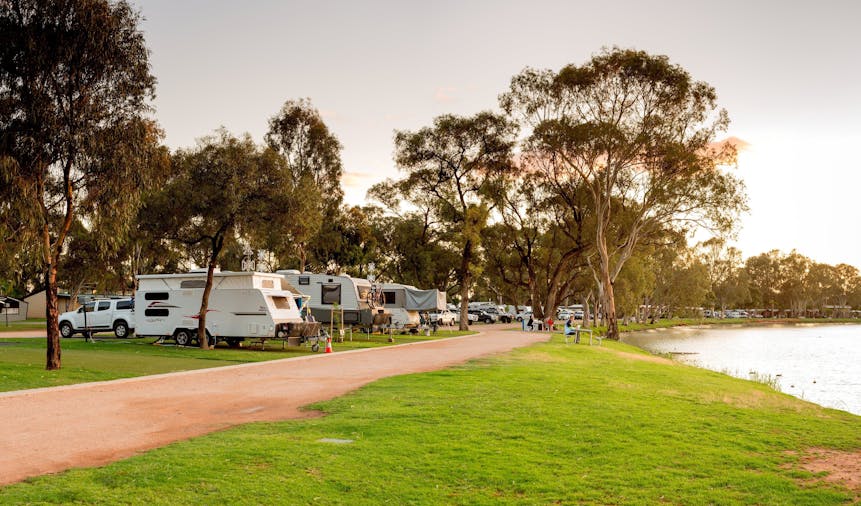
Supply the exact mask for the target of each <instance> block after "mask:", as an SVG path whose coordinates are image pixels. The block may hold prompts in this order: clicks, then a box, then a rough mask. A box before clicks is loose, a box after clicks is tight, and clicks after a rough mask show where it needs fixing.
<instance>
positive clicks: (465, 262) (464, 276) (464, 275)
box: [458, 239, 472, 330]
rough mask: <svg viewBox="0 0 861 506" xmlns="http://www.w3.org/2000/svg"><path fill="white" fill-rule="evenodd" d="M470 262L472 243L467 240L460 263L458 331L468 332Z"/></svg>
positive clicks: (470, 280)
mask: <svg viewBox="0 0 861 506" xmlns="http://www.w3.org/2000/svg"><path fill="white" fill-rule="evenodd" d="M470 261H472V241H471V240H469V239H467V241H466V244H465V245H464V246H463V258H462V259H461V261H460V326H459V327H458V328H460V330H469V311H468V310H469V285H470V283H471V282H472V273H471V272H470V269H469V263H470Z"/></svg>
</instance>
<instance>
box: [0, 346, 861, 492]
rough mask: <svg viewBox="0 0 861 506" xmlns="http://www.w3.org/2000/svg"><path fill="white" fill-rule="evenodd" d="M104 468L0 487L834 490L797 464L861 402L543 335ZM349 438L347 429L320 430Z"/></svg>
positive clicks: (829, 444)
mask: <svg viewBox="0 0 861 506" xmlns="http://www.w3.org/2000/svg"><path fill="white" fill-rule="evenodd" d="M312 408H314V409H320V410H323V411H325V412H326V413H327V416H325V417H322V418H316V419H308V420H302V421H289V422H279V423H257V424H251V425H246V426H242V427H238V428H235V429H231V430H227V431H224V432H220V433H216V434H212V435H209V436H205V437H200V438H197V439H194V440H190V441H185V442H181V443H177V444H173V445H170V446H168V447H165V448H162V449H158V450H155V451H151V452H148V453H146V454H142V455H139V456H136V457H133V458H130V459H127V460H124V461H121V462H118V463H115V464H112V465H109V466H105V467H102V468H93V469H83V470H74V471H70V472H66V473H63V474H61V475H55V476H46V477H40V478H34V479H31V480H28V481H27V482H24V483H20V484H16V485H12V486H8V487H5V488H2V489H0V503H9V504H17V503H48V504H51V503H82V504H83V503H85V504H91V503H92V504H213V503H221V504H309V503H321V504H350V505H353V504H368V505H377V504H382V503H390V504H500V503H502V504H557V503H558V504H643V505H651V504H660V503H670V504H769V505H771V504H811V505H812V504H817V505H818V504H844V503H847V502H852V501H853V500H858V497H859V496H858V494H859V493H858V492H851V491H849V490H847V489H844V488H841V487H840V486H837V485H831V484H826V483H825V482H823V481H822V480H821V476H814V475H813V474H811V473H809V472H806V471H802V470H799V469H798V467H797V463H798V460H799V458H800V457H799V455H800V454H799V452H803V451H805V450H806V449H809V448H831V449H840V450H854V451H857V450H858V449H859V448H861V417H857V416H853V415H849V414H847V413H843V412H839V411H835V410H829V409H825V408H820V407H818V406H815V405H813V404H810V403H806V402H804V401H801V400H798V399H795V398H794V397H791V396H788V395H784V394H781V393H779V392H775V391H773V390H770V389H769V388H767V387H765V386H764V385H761V384H758V383H752V382H749V381H744V380H739V379H735V378H731V377H729V376H725V375H722V374H719V373H715V372H711V371H706V370H701V369H697V368H693V367H688V366H684V365H680V364H676V363H672V362H669V361H665V360H656V359H654V358H653V357H651V356H649V355H646V354H644V353H642V352H640V351H638V350H637V349H635V348H631V347H628V346H626V345H623V344H619V343H610V342H605V345H604V346H601V347H598V346H594V347H589V346H584V345H579V346H575V345H571V346H565V345H564V344H562V339H561V337H560V336H558V335H557V336H555V337H554V340H553V342H551V343H549V344H542V345H537V346H533V347H530V348H527V349H522V350H517V351H515V352H512V353H510V354H506V355H501V356H497V357H494V358H489V359H483V360H479V361H475V362H472V363H469V364H467V365H465V366H461V367H457V368H453V369H448V370H444V371H438V372H433V373H425V374H416V375H409V376H401V377H394V378H388V379H385V380H381V381H377V382H375V383H373V384H371V385H368V386H367V387H364V388H362V389H361V390H359V391H357V392H355V393H353V394H350V395H346V396H344V397H341V398H339V399H336V400H333V401H330V402H326V403H322V404H319V405H315V406H312ZM323 438H338V439H350V440H353V441H354V442H353V443H351V444H332V443H326V442H321V441H320V440H321V439H323Z"/></svg>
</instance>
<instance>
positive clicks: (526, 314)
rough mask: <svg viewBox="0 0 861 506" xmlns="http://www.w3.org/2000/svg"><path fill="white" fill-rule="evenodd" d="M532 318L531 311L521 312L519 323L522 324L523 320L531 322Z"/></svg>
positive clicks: (518, 315)
mask: <svg viewBox="0 0 861 506" xmlns="http://www.w3.org/2000/svg"><path fill="white" fill-rule="evenodd" d="M530 317H532V310H531V309H528V310H525V311H521V312H520V313H518V314H517V321H519V322H522V321H523V320H529V318H530Z"/></svg>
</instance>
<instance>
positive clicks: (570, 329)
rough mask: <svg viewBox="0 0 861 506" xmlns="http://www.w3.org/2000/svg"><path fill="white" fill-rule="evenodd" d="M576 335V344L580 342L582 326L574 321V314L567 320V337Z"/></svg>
mask: <svg viewBox="0 0 861 506" xmlns="http://www.w3.org/2000/svg"><path fill="white" fill-rule="evenodd" d="M568 336H574V344H580V328H579V326H577V324H576V322H575V321H574V315H571V316H569V317H568V319H567V320H566V321H565V337H566V338H567V337H568Z"/></svg>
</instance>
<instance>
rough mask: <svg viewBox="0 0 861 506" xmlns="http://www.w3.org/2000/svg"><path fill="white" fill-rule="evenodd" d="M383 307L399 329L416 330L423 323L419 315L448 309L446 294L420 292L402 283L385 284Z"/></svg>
mask: <svg viewBox="0 0 861 506" xmlns="http://www.w3.org/2000/svg"><path fill="white" fill-rule="evenodd" d="M381 291H382V299H383V307H385V308H386V311H388V312H389V313H391V315H392V325H393V326H395V327H397V328H416V327H418V325H419V323H420V322H421V316H420V314H419V313H424V312H428V313H431V312H436V311H442V310H443V309H445V308H446V302H445V292H441V291H439V290H419V289H418V288H416V287H414V286H410V285H403V284H400V283H383V284H382V286H381Z"/></svg>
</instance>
